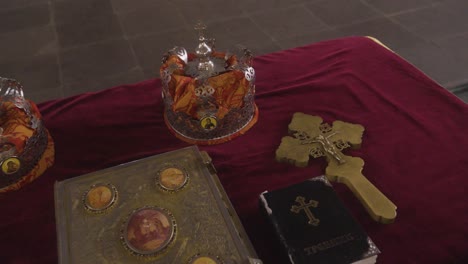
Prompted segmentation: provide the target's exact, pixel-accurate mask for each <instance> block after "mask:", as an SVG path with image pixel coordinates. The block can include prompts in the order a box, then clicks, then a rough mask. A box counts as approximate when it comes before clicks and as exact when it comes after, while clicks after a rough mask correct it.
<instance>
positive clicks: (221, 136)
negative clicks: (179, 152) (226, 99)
mask: <svg viewBox="0 0 468 264" xmlns="http://www.w3.org/2000/svg"><path fill="white" fill-rule="evenodd" d="M233 112H235V111H233ZM232 116H234V115H232ZM229 119H230V118H229V117H227V118H225V120H224V121H226V120H229ZM242 119H243V120H241V122H239V121H237V122H236V124H237V125H236V126H235V127H229V128H228V127H227V126H226V127H224V129H223V126H222V125H221V126H219V127H217V128H215V129H213V130H212V131H205V132H204V133H203V132H200V131H199V130H187V129H184V128H185V127H180V125H179V124H177V123H176V122H174V121H173V120H176V118H174V113H173V112H172V111H165V112H164V122H165V123H166V126H167V127H168V128H169V131H171V133H172V134H173V135H174V136H176V137H177V138H178V139H180V140H182V141H185V142H187V143H190V144H196V145H216V144H221V143H225V142H228V141H230V140H232V139H234V138H236V137H238V136H241V135H243V134H245V133H246V132H247V131H248V130H249V129H250V128H252V127H253V126H254V125H255V123H257V120H258V107H257V106H256V105H255V104H253V111H252V113H251V114H250V115H248V116H247V118H242ZM242 121H243V122H242ZM231 124H232V123H231Z"/></svg>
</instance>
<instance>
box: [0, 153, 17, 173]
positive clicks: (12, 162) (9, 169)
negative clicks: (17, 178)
mask: <svg viewBox="0 0 468 264" xmlns="http://www.w3.org/2000/svg"><path fill="white" fill-rule="evenodd" d="M20 167H21V161H20V160H19V159H18V158H16V157H11V158H8V159H6V160H4V161H3V162H2V172H3V173H5V174H13V173H15V172H17V171H18V170H19V169H20Z"/></svg>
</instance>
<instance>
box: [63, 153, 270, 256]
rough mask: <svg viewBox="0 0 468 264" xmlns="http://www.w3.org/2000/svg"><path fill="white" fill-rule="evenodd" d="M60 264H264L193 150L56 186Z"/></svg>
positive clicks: (207, 162) (205, 161)
mask: <svg viewBox="0 0 468 264" xmlns="http://www.w3.org/2000/svg"><path fill="white" fill-rule="evenodd" d="M55 210H56V222H57V236H58V251H59V263H67V264H72V263H89V264H91V263H153V264H157V263H177V264H179V263H180V264H201V263H209V264H228V263H249V264H261V263H262V262H261V261H260V260H259V259H257V256H256V254H255V252H254V250H253V247H252V245H251V243H250V241H249V240H248V237H247V235H246V233H245V231H244V229H243V227H242V225H241V223H240V220H239V218H238V216H237V214H236V212H235V211H234V209H233V207H232V205H231V203H230V201H229V199H228V198H227V196H226V193H225V192H224V189H223V188H222V186H221V184H220V182H219V179H218V177H217V175H216V174H215V170H214V167H213V166H212V164H211V159H210V157H209V156H208V154H207V153H206V152H199V150H198V148H197V147H196V146H193V147H188V148H184V149H180V150H176V151H172V152H167V153H163V154H160V155H156V156H152V157H148V158H145V159H141V160H137V161H133V162H130V163H126V164H122V165H119V166H116V167H112V168H108V169H105V170H101V171H97V172H93V173H89V174H86V175H83V176H79V177H75V178H72V179H68V180H65V181H62V182H57V183H56V185H55Z"/></svg>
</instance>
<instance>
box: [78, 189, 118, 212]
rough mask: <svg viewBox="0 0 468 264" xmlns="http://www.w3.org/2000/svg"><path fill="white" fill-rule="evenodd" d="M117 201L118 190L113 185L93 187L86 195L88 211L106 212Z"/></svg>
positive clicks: (85, 201) (85, 200)
mask: <svg viewBox="0 0 468 264" xmlns="http://www.w3.org/2000/svg"><path fill="white" fill-rule="evenodd" d="M116 199H117V189H116V188H115V187H114V186H113V185H111V184H106V185H104V184H98V185H93V186H91V188H90V189H89V190H88V191H87V192H86V193H85V195H84V203H85V206H86V209H88V210H91V211H96V212H99V211H104V210H106V209H108V208H110V207H111V206H112V205H113V204H114V203H115V201H116Z"/></svg>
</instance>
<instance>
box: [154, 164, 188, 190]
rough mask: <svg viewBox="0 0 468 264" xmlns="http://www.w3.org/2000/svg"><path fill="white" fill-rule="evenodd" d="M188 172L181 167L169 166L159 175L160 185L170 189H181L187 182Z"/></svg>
mask: <svg viewBox="0 0 468 264" xmlns="http://www.w3.org/2000/svg"><path fill="white" fill-rule="evenodd" d="M187 180H188V177H187V174H186V173H185V172H184V171H183V170H182V169H179V168H176V167H169V168H165V169H163V170H161V171H160V172H159V175H158V181H159V185H160V186H161V187H162V188H164V189H166V190H170V191H175V190H179V189H180V188H182V187H184V185H185V184H186V183H187Z"/></svg>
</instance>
